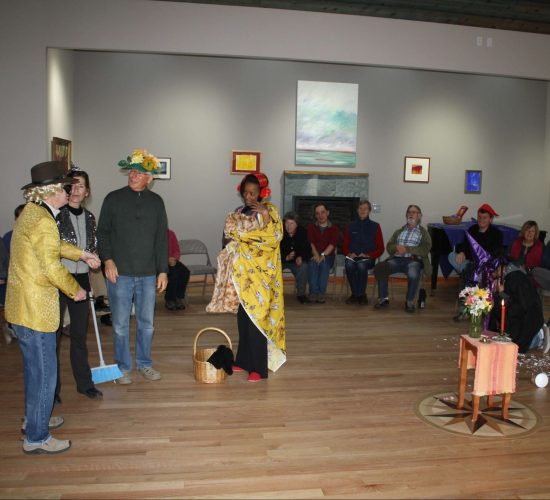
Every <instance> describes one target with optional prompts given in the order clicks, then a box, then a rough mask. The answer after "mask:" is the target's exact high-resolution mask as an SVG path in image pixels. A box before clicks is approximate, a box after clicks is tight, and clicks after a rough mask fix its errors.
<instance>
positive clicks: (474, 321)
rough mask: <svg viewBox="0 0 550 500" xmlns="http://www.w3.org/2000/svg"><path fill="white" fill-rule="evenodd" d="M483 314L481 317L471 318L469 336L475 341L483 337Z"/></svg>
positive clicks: (472, 316)
mask: <svg viewBox="0 0 550 500" xmlns="http://www.w3.org/2000/svg"><path fill="white" fill-rule="evenodd" d="M483 319H484V318H483V314H480V315H479V316H474V315H473V314H472V315H471V316H470V324H469V325H468V335H469V336H470V337H472V338H473V339H478V338H479V337H481V332H482V331H483Z"/></svg>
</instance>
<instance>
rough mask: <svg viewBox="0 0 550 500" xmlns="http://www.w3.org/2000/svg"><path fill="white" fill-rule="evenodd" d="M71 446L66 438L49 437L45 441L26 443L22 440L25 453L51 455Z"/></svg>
mask: <svg viewBox="0 0 550 500" xmlns="http://www.w3.org/2000/svg"><path fill="white" fill-rule="evenodd" d="M70 447H71V442H70V441H69V440H67V439H55V438H54V437H50V439H48V440H47V441H46V442H45V443H27V441H26V440H25V441H23V453H26V454H27V455H40V454H42V453H47V454H50V455H53V454H54V453H63V452H64V451H67V450H68V449H69V448H70Z"/></svg>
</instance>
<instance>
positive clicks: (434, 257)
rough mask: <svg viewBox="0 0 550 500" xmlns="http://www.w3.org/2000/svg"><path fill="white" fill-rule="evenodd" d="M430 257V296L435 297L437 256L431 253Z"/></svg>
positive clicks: (437, 270) (437, 269)
mask: <svg viewBox="0 0 550 500" xmlns="http://www.w3.org/2000/svg"><path fill="white" fill-rule="evenodd" d="M431 257H432V290H431V293H430V296H432V297H433V296H434V295H435V290H437V275H438V273H439V254H438V253H435V252H431Z"/></svg>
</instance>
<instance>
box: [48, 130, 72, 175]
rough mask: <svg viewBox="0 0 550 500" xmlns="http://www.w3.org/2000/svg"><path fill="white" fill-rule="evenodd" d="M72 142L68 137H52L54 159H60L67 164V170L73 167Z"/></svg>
mask: <svg viewBox="0 0 550 500" xmlns="http://www.w3.org/2000/svg"><path fill="white" fill-rule="evenodd" d="M71 153H72V143H71V141H69V140H67V139H61V138H60V137H52V160H59V161H61V162H63V164H64V165H65V172H68V171H69V168H70V167H71Z"/></svg>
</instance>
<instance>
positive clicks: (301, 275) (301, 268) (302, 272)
mask: <svg viewBox="0 0 550 500" xmlns="http://www.w3.org/2000/svg"><path fill="white" fill-rule="evenodd" d="M285 269H289V270H290V272H291V273H292V274H293V275H294V278H295V279H296V295H297V296H298V297H303V296H305V294H306V285H307V262H305V261H302V264H301V265H298V264H296V262H294V261H292V262H287V261H284V260H283V270H285Z"/></svg>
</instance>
